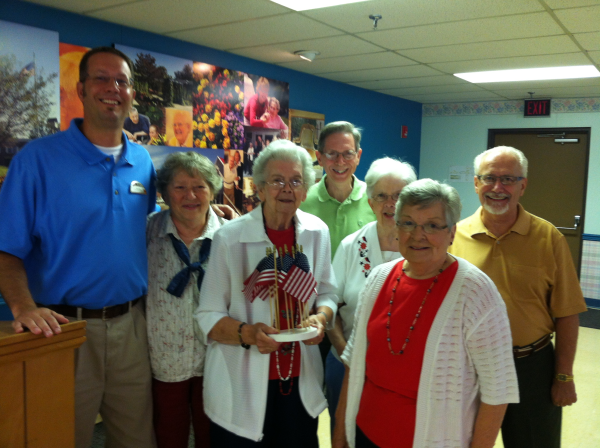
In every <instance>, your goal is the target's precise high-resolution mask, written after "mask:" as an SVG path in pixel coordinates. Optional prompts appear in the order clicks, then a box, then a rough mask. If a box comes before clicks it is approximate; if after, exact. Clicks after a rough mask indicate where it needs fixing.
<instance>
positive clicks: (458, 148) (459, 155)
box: [419, 100, 600, 235]
mask: <svg viewBox="0 0 600 448" xmlns="http://www.w3.org/2000/svg"><path fill="white" fill-rule="evenodd" d="M592 102H594V101H593V100H592ZM480 104H481V103H480ZM598 104H599V105H600V100H599V102H598ZM497 105H498V103H494V106H496V107H497ZM429 106H430V105H424V110H425V109H426V108H427V107H429ZM471 109H472V108H471ZM484 109H485V108H484ZM580 109H581V108H580ZM595 109H598V108H597V107H595ZM431 110H432V109H431V108H430V109H429V110H428V113H431ZM446 110H447V111H449V114H448V115H444V116H426V114H424V116H423V122H422V127H421V163H420V169H419V177H420V178H424V177H430V178H432V179H437V180H445V181H448V177H449V176H448V172H449V171H448V170H449V167H450V166H454V165H469V166H472V164H473V159H474V158H475V156H476V155H477V154H479V153H480V152H482V151H484V150H486V149H487V139H488V129H503V128H505V129H510V128H559V127H590V128H592V129H591V135H590V138H591V140H590V157H589V166H588V184H587V196H586V199H587V200H586V220H585V223H584V233H589V234H596V235H600V199H599V195H600V110H599V111H597V112H571V113H555V112H554V111H553V112H552V115H551V116H550V117H546V118H524V117H523V113H522V111H520V112H519V114H490V115H483V114H477V115H458V114H454V113H453V112H452V108H446ZM454 110H456V108H454ZM565 174H566V175H568V173H565ZM559 181H560V180H559V179H557V182H559ZM451 185H452V186H454V187H455V188H456V189H457V190H458V192H459V194H460V197H461V200H462V202H463V213H462V217H463V218H464V217H467V216H469V215H471V214H473V213H474V211H475V210H476V209H477V207H479V200H478V197H477V195H476V194H475V190H474V188H473V183H472V182H470V183H458V182H453V183H451Z"/></svg>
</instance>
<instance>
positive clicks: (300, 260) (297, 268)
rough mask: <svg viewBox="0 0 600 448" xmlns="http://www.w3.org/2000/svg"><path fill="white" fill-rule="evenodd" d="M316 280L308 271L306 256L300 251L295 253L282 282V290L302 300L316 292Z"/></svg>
mask: <svg viewBox="0 0 600 448" xmlns="http://www.w3.org/2000/svg"><path fill="white" fill-rule="evenodd" d="M316 288H317V281H316V280H315V277H314V276H313V275H312V272H310V264H309V262H308V258H307V257H306V255H304V254H303V253H302V252H298V253H296V258H295V260H294V264H293V266H292V267H291V268H290V270H289V272H288V274H287V276H286V278H285V280H284V282H283V288H282V289H283V290H284V291H285V292H287V293H288V294H290V295H292V296H293V297H295V298H296V299H297V300H299V301H302V302H308V300H309V299H310V298H311V297H312V296H313V294H316V293H317V289H316Z"/></svg>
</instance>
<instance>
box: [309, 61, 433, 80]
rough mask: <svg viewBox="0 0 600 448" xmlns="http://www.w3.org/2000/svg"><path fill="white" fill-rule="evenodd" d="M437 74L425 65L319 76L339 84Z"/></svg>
mask: <svg viewBox="0 0 600 448" xmlns="http://www.w3.org/2000/svg"><path fill="white" fill-rule="evenodd" d="M437 74H439V72H438V71H437V70H433V69H431V68H429V67H427V66H425V65H407V66H406V67H390V68H378V69H372V70H354V71H350V72H336V73H326V74H321V75H319V76H322V77H323V78H329V79H333V80H334V81H340V82H357V81H369V80H376V79H396V78H414V77H417V76H433V75H437Z"/></svg>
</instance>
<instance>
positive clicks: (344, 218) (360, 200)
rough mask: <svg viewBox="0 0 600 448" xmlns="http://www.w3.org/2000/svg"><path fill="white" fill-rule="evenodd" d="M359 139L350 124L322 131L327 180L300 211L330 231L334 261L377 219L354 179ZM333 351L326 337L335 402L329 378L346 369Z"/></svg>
mask: <svg viewBox="0 0 600 448" xmlns="http://www.w3.org/2000/svg"><path fill="white" fill-rule="evenodd" d="M360 137H361V135H360V130H359V129H357V128H356V127H354V125H353V124H352V123H348V122H347V121H336V122H334V123H329V124H328V125H327V126H325V127H324V128H323V130H322V131H321V135H320V136H319V145H318V148H317V150H318V151H317V160H318V161H319V165H321V166H322V167H323V169H324V170H325V176H323V179H321V182H319V183H317V184H315V185H313V186H312V187H310V189H309V190H308V194H307V196H306V200H305V201H304V202H303V203H302V204H300V209H301V210H303V211H305V212H307V213H312V214H313V215H316V216H318V217H319V218H321V219H322V220H323V221H324V222H325V224H327V227H329V235H330V237H331V259H332V260H333V256H334V255H335V252H336V250H337V248H338V246H339V245H340V243H341V242H342V240H343V239H344V238H345V237H347V236H348V235H350V234H351V233H354V232H356V231H357V230H359V229H360V228H362V227H363V226H364V225H365V224H368V223H370V222H371V221H375V219H376V218H375V214H374V213H373V210H371V206H370V205H369V201H368V199H369V198H368V197H367V184H365V183H364V182H362V181H360V180H358V179H357V178H356V176H355V175H354V172H355V171H356V167H357V166H358V163H359V162H360V155H361V154H362V149H360ZM330 348H331V342H330V341H329V336H326V337H325V338H324V339H323V341H322V342H321V343H320V344H319V350H320V351H321V359H322V360H323V369H324V370H325V378H326V383H327V384H328V387H327V388H326V390H325V396H326V397H327V399H328V401H330V402H332V399H333V397H334V396H339V388H340V387H341V384H339V385H336V387H335V388H334V389H335V390H334V389H330V386H329V385H330V384H332V382H331V381H330V380H329V379H328V375H330V376H331V377H332V378H338V377H341V378H343V376H344V373H343V372H344V366H343V364H342V363H341V362H340V361H338V360H337V359H336V358H335V356H333V354H331V353H330ZM335 401H337V399H336V400H335ZM332 417H333V416H332Z"/></svg>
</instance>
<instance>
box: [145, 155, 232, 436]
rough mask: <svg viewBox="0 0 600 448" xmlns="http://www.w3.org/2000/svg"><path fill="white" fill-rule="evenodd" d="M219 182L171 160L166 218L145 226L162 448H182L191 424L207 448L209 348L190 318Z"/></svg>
mask: <svg viewBox="0 0 600 448" xmlns="http://www.w3.org/2000/svg"><path fill="white" fill-rule="evenodd" d="M222 185H223V183H222V180H221V178H220V176H219V174H218V172H217V170H216V169H215V167H214V165H213V164H212V162H211V161H210V160H209V159H208V158H206V157H204V156H201V155H199V154H197V153H195V152H191V151H190V152H187V153H173V154H171V155H170V156H169V157H167V159H166V160H165V163H164V165H163V167H162V168H161V169H160V170H159V171H158V174H157V190H158V191H159V192H160V193H161V194H162V197H163V198H164V199H165V202H166V203H167V205H168V206H169V209H168V210H164V211H162V212H160V213H156V214H153V215H151V216H150V217H149V218H148V225H147V232H146V239H147V248H148V301H147V305H146V313H147V321H148V343H149V346H150V360H151V363H152V376H153V379H152V392H153V399H154V428H155V431H156V438H157V443H158V447H159V448H164V447H169V448H171V447H172V448H178V447H181V448H187V446H188V437H189V433H190V421H191V422H192V424H193V427H194V433H195V440H196V447H197V448H198V447H205V446H208V444H209V437H208V434H209V429H208V428H209V421H208V418H207V417H206V415H205V414H204V409H203V397H202V387H203V386H202V383H203V371H204V355H205V352H206V346H205V345H204V344H203V342H202V336H201V334H200V329H199V327H198V324H197V323H196V321H195V320H194V318H193V313H194V310H195V309H196V308H197V307H198V303H199V299H200V284H201V282H202V279H203V277H204V268H205V267H206V264H207V262H208V256H209V254H210V245H211V239H212V237H213V234H214V232H215V231H216V230H217V229H218V228H219V227H221V225H222V223H223V221H221V219H220V218H218V217H217V215H216V214H215V213H214V211H213V210H212V209H211V207H210V202H211V201H212V200H213V198H214V196H215V194H216V193H218V192H219V191H220V190H221V188H222Z"/></svg>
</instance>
